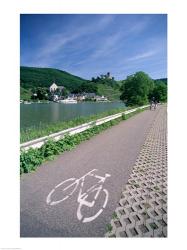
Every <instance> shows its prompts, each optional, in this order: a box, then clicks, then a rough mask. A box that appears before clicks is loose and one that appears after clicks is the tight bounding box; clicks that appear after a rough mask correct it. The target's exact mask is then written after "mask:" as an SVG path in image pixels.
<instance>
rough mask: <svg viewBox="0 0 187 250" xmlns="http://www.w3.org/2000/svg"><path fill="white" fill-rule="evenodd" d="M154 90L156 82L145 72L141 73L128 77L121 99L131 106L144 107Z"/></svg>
mask: <svg viewBox="0 0 187 250" xmlns="http://www.w3.org/2000/svg"><path fill="white" fill-rule="evenodd" d="M153 88H154V81H153V80H152V79H151V78H150V77H149V76H148V75H147V74H146V73H144V72H142V71H139V72H137V73H136V74H134V75H131V76H128V77H127V79H126V80H125V81H124V82H123V85H122V87H121V90H122V94H121V96H120V99H121V100H123V101H124V102H125V103H126V104H127V105H128V106H129V105H144V104H146V103H147V102H148V95H149V94H150V92H151V91H152V90H153Z"/></svg>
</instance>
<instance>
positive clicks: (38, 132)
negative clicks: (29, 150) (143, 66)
mask: <svg viewBox="0 0 187 250" xmlns="http://www.w3.org/2000/svg"><path fill="white" fill-rule="evenodd" d="M131 108H132V107H131ZM127 109H129V108H125V107H124V108H118V109H112V110H110V111H106V112H102V113H99V114H96V115H91V116H87V117H78V118H76V119H74V120H71V121H66V122H56V123H53V124H40V126H38V127H31V128H28V129H21V132H20V143H23V142H26V141H30V140H33V139H36V138H40V137H43V136H47V135H50V134H53V133H56V132H59V131H61V130H64V129H68V128H72V127H76V126H78V125H80V124H83V123H86V122H90V121H93V120H96V119H99V118H103V117H105V116H108V115H113V114H116V113H119V112H122V111H125V110H127Z"/></svg>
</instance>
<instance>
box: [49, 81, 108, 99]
mask: <svg viewBox="0 0 187 250" xmlns="http://www.w3.org/2000/svg"><path fill="white" fill-rule="evenodd" d="M63 90H64V87H63V86H58V85H57V84H56V83H53V84H52V85H51V86H50V87H49V92H50V100H51V101H53V102H59V103H77V102H84V101H96V102H108V101H109V100H108V98H107V97H105V96H98V95H96V94H95V93H85V92H84V93H78V94H71V93H70V94H68V96H67V97H66V98H65V97H64V95H63Z"/></svg>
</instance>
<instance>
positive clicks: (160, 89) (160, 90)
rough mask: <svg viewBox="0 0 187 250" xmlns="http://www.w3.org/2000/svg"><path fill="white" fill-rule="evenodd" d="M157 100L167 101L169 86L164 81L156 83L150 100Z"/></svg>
mask: <svg viewBox="0 0 187 250" xmlns="http://www.w3.org/2000/svg"><path fill="white" fill-rule="evenodd" d="M153 97H154V98H155V99H156V100H157V102H166V101H167V85H166V83H164V82H162V81H157V82H156V83H155V86H154V89H153V91H152V92H151V93H150V98H153Z"/></svg>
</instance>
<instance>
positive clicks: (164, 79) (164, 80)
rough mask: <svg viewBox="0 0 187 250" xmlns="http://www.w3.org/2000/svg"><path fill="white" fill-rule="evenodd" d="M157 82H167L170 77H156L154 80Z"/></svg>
mask: <svg viewBox="0 0 187 250" xmlns="http://www.w3.org/2000/svg"><path fill="white" fill-rule="evenodd" d="M154 81H155V82H160V81H161V82H164V83H165V84H167V82H168V79H167V78H160V79H155V80H154Z"/></svg>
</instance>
